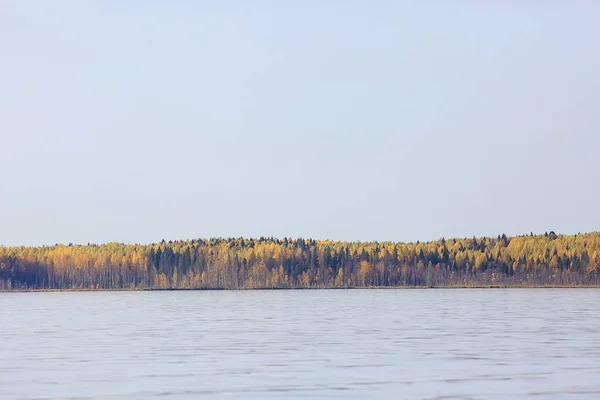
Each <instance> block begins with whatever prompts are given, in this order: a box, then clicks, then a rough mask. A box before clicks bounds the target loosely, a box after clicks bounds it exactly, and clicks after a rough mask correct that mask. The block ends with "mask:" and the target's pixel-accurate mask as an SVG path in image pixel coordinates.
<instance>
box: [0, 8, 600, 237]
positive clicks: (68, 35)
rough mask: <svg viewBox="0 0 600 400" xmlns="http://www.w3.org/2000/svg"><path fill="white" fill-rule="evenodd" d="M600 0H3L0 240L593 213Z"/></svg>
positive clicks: (487, 222)
mask: <svg viewBox="0 0 600 400" xmlns="http://www.w3.org/2000/svg"><path fill="white" fill-rule="evenodd" d="M599 20H600V2H598V1H572V2H566V1H533V0H532V1H525V2H524V1H490V2H480V1H478V2H475V1H416V0H415V1H341V0H339V1H312V0H304V1H295V2H291V1H275V0H273V1H242V0H239V1H168V2H167V1H142V0H139V1H109V0H104V1H80V0H73V1H62V0H55V1H43V0H39V1H26V0H4V1H2V2H0V54H1V55H0V244H9V245H12V244H27V245H32V244H53V243H57V242H63V243H67V242H74V243H87V242H107V241H123V242H141V243H146V242H151V241H158V240H161V239H163V238H165V239H167V240H169V239H184V238H197V237H211V236H240V235H244V236H261V235H263V236H279V237H282V236H291V237H298V236H302V237H314V238H319V239H326V238H330V239H339V240H402V241H414V240H429V239H437V238H439V237H442V236H445V237H453V236H472V235H477V236H479V235H497V234H499V233H503V232H505V233H507V234H509V235H512V234H521V233H525V232H530V231H534V232H543V231H546V230H548V231H549V230H555V231H557V232H558V231H560V232H564V233H576V232H578V231H581V232H584V231H590V230H597V229H600V206H599V204H600V203H599V198H600V131H599V128H600V74H599V71H600V41H599V40H598V38H600V24H598V21H599Z"/></svg>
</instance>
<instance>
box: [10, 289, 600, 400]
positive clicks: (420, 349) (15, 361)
mask: <svg viewBox="0 0 600 400" xmlns="http://www.w3.org/2000/svg"><path fill="white" fill-rule="evenodd" d="M217 394H218V395H219V398H257V399H263V398H310V399H314V398H330V399H333V398H394V399H398V398H399V399H402V398H406V399H488V398H489V399H507V398H511V399H517V398H534V399H546V398H548V399H569V398H574V399H598V398H600V290H594V289H507V290H500V289H495V290H486V289H479V290H478V289H465V290H462V289H454V290H438V289H426V290H390V289H387V290H314V291H313V290H298V291H252V292H250V291H238V292H225V291H204V292H202V291H194V292H183V291H179V292H94V293H90V292H87V293H0V398H7V399H12V398H36V399H37V398H44V399H47V398H95V399H96V398H106V399H109V398H110V399H117V398H123V399H125V398H127V399H130V398H152V397H173V398H189V399H194V398H198V397H200V396H202V395H205V396H206V397H214V396H215V395H217Z"/></svg>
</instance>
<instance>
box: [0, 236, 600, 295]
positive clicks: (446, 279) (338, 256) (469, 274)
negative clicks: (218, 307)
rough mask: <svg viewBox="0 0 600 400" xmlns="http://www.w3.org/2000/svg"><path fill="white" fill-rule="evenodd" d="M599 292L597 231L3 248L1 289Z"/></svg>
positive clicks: (213, 240)
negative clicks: (586, 288) (579, 288)
mask: <svg viewBox="0 0 600 400" xmlns="http://www.w3.org/2000/svg"><path fill="white" fill-rule="evenodd" d="M598 284H600V232H592V233H586V234H577V235H557V234H555V233H554V232H550V233H545V234H542V235H533V234H530V235H523V236H516V237H507V236H506V235H499V236H498V237H495V238H493V237H484V238H475V237H473V238H459V239H443V238H442V239H440V240H437V241H431V242H416V243H396V242H339V241H329V240H312V239H290V238H283V239H276V238H264V237H263V238H258V239H252V238H250V239H246V238H212V239H197V240H182V241H168V242H166V241H164V240H163V241H161V242H160V243H152V244H148V245H139V244H121V243H108V244H102V245H96V244H88V245H72V244H68V245H63V244H57V245H54V246H40V247H25V246H20V247H6V246H0V289H1V290H11V289H13V290H15V289H18V290H22V289H259V288H352V287H382V286H388V287H411V286H412V287H431V286H433V287H450V286H546V285H569V286H570V285H573V286H575V285H598Z"/></svg>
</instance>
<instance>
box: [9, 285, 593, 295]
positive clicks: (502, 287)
mask: <svg viewBox="0 0 600 400" xmlns="http://www.w3.org/2000/svg"><path fill="white" fill-rule="evenodd" d="M423 289H492V290H493V289H600V285H535V286H531V285H475V286H369V287H364V286H357V287H327V288H302V287H298V288H239V289H225V288H168V289H156V288H143V289H142V288H138V289H127V288H122V289H0V293H36V292H37V293H68V292H176V291H183V292H194V291H198V292H200V291H230V292H238V291H271V290H281V291H284V290H285V291H287V290H290V291H293V290H423Z"/></svg>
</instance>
